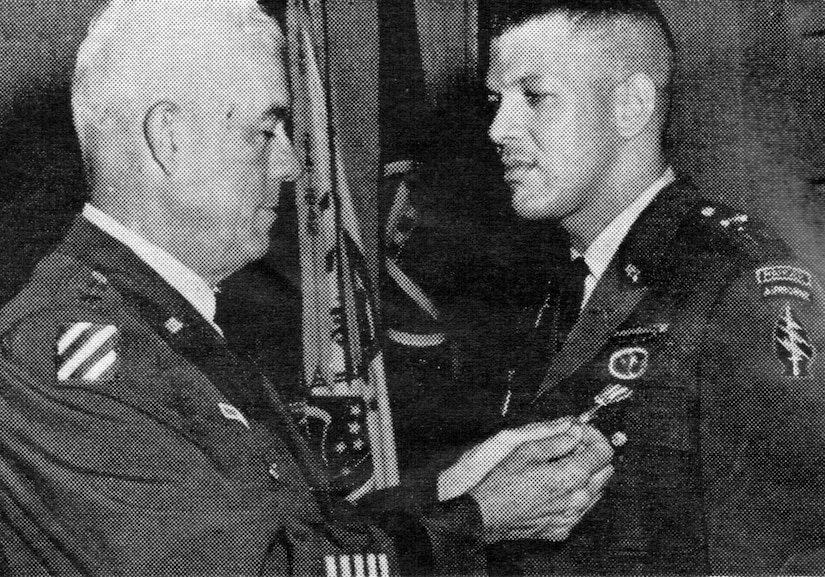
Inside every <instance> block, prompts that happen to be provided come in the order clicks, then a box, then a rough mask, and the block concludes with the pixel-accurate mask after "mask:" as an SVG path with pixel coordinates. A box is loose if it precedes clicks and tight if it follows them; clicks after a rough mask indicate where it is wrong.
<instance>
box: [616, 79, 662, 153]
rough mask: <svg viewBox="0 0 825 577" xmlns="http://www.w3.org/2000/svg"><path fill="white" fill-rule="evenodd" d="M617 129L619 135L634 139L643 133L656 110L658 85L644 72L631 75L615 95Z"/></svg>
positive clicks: (620, 85)
mask: <svg viewBox="0 0 825 577" xmlns="http://www.w3.org/2000/svg"><path fill="white" fill-rule="evenodd" d="M613 102H614V107H615V112H616V127H617V129H618V132H619V134H621V135H622V136H624V137H625V138H632V137H634V136H636V135H637V134H639V133H640V132H642V130H644V129H645V127H646V126H647V125H648V124H649V123H650V121H651V119H652V118H653V114H654V111H655V110H656V84H654V82H653V79H652V78H651V77H650V76H648V75H647V74H645V73H643V72H637V73H635V74H632V75H630V76H629V77H628V78H627V80H625V81H624V82H622V83H620V84H619V85H618V86H616V89H615V91H614V93H613Z"/></svg>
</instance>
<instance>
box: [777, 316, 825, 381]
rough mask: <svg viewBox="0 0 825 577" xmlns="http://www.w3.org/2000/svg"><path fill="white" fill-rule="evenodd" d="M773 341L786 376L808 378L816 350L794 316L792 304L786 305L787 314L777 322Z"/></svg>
mask: <svg viewBox="0 0 825 577" xmlns="http://www.w3.org/2000/svg"><path fill="white" fill-rule="evenodd" d="M773 340H774V343H775V344H776V353H777V355H778V356H779V360H780V361H782V364H783V365H784V367H785V376H786V377H793V378H802V377H807V376H808V368H809V366H810V364H811V359H813V357H814V354H816V349H815V348H814V346H813V345H812V344H811V343H810V341H809V340H808V335H807V333H806V332H805V329H803V328H802V325H800V324H799V321H798V320H797V319H796V317H795V316H794V314H793V310H792V309H791V304H790V303H786V304H785V312H784V313H783V314H782V316H780V317H779V318H778V319H777V321H776V325H775V328H774V337H773Z"/></svg>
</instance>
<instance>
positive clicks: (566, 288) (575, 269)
mask: <svg viewBox="0 0 825 577" xmlns="http://www.w3.org/2000/svg"><path fill="white" fill-rule="evenodd" d="M589 274H590V269H589V268H588V266H587V263H586V262H585V261H584V258H583V257H577V258H574V259H573V260H571V261H570V262H569V263H568V265H567V266H566V267H564V268H562V270H561V275H560V278H559V308H558V317H557V318H558V324H557V328H556V341H557V342H559V343H561V342H564V339H565V338H567V334H568V333H569V332H570V329H572V328H573V325H575V324H576V321H577V320H578V319H579V312H580V310H581V304H582V299H583V298H584V280H585V279H586V278H587V275H589Z"/></svg>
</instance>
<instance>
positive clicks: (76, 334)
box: [55, 322, 120, 381]
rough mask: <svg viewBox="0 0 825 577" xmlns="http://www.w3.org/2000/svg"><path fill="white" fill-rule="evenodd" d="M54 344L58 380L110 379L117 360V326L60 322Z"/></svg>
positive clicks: (118, 358)
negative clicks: (61, 323) (62, 323)
mask: <svg viewBox="0 0 825 577" xmlns="http://www.w3.org/2000/svg"><path fill="white" fill-rule="evenodd" d="M55 348H56V351H55V352H56V357H55V364H56V366H57V380H58V381H67V380H69V379H79V380H82V381H111V380H113V379H114V377H115V374H116V373H117V370H118V368H119V364H120V351H119V349H120V330H119V329H118V328H117V327H116V326H113V325H101V324H96V323H88V322H77V323H69V324H64V325H62V326H61V327H60V330H59V331H58V334H57V342H56V343H55Z"/></svg>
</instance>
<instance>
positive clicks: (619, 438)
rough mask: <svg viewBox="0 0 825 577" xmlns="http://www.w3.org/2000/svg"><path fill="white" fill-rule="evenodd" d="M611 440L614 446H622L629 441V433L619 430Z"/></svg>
mask: <svg viewBox="0 0 825 577" xmlns="http://www.w3.org/2000/svg"><path fill="white" fill-rule="evenodd" d="M610 442H611V443H612V444H613V446H614V447H622V446H624V444H625V443H627V435H625V434H624V433H623V432H621V431H619V432H618V433H615V434H614V435H613V436H612V437H611V438H610Z"/></svg>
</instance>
